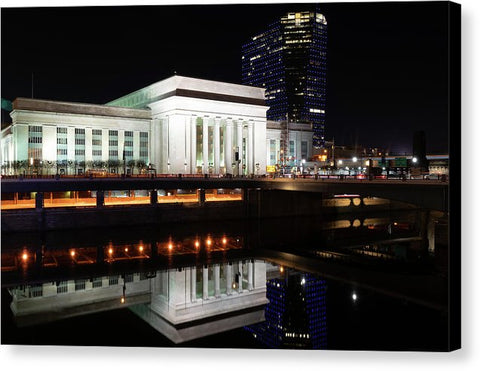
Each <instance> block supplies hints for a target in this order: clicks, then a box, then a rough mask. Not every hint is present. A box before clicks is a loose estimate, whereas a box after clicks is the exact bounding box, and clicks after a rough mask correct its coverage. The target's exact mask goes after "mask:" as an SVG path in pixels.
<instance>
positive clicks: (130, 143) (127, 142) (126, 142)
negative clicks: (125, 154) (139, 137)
mask: <svg viewBox="0 0 480 371" xmlns="http://www.w3.org/2000/svg"><path fill="white" fill-rule="evenodd" d="M125 147H133V140H126V141H125Z"/></svg>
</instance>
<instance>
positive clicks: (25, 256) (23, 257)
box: [22, 252, 28, 261]
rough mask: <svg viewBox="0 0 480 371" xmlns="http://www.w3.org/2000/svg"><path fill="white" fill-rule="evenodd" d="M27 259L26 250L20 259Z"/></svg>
mask: <svg viewBox="0 0 480 371" xmlns="http://www.w3.org/2000/svg"><path fill="white" fill-rule="evenodd" d="M27 259H28V254H27V253H26V252H24V253H23V254H22V260H23V261H26V260H27Z"/></svg>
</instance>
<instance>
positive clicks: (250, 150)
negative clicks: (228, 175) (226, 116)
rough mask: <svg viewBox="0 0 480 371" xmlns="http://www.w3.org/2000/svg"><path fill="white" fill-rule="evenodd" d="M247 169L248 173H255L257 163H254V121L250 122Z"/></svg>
mask: <svg viewBox="0 0 480 371" xmlns="http://www.w3.org/2000/svg"><path fill="white" fill-rule="evenodd" d="M247 171H248V174H253V173H255V164H254V156H253V122H249V123H248V145H247Z"/></svg>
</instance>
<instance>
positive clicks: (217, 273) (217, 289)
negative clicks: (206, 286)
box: [213, 264, 220, 298]
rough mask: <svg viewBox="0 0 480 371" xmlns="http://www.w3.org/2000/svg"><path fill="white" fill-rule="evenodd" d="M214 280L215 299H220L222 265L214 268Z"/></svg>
mask: <svg viewBox="0 0 480 371" xmlns="http://www.w3.org/2000/svg"><path fill="white" fill-rule="evenodd" d="M213 279H214V283H215V297H216V298H219V297H220V265H218V264H216V265H214V266H213Z"/></svg>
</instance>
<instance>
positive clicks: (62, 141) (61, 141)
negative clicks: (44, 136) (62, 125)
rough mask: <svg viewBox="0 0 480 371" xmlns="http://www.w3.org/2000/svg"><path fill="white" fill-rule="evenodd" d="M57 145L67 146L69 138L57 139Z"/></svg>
mask: <svg viewBox="0 0 480 371" xmlns="http://www.w3.org/2000/svg"><path fill="white" fill-rule="evenodd" d="M57 144H67V138H57Z"/></svg>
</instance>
